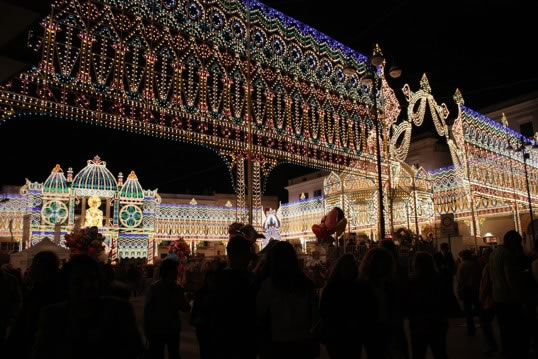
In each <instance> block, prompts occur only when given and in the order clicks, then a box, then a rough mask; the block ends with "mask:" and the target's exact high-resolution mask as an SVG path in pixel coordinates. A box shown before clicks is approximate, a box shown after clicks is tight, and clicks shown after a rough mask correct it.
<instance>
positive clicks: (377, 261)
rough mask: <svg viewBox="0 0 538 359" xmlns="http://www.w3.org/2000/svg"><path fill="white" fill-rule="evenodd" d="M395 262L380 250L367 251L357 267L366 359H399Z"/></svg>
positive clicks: (385, 252) (387, 253) (384, 251)
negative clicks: (363, 310) (363, 314)
mask: <svg viewBox="0 0 538 359" xmlns="http://www.w3.org/2000/svg"><path fill="white" fill-rule="evenodd" d="M395 268H396V264H395V259H394V257H393V256H392V255H391V254H390V253H389V252H388V251H387V250H385V249H383V248H372V249H370V250H369V251H368V252H367V253H366V255H365V256H364V258H363V259H362V261H361V263H360V266H359V279H360V280H361V284H362V285H361V291H362V293H363V294H361V295H363V296H364V297H366V298H370V300H368V302H367V303H365V306H366V308H367V310H366V312H367V313H368V315H367V316H366V317H365V320H364V323H363V325H364V328H365V329H364V331H365V334H364V341H365V342H364V344H365V347H366V352H367V354H368V358H369V359H370V358H398V357H402V355H401V354H402V353H398V350H397V349H398V348H399V343H398V342H397V341H396V340H395V337H394V335H393V327H394V323H395V322H396V319H397V318H398V315H399V314H398V313H399V311H398V306H399V302H400V301H399V298H398V293H397V288H396V285H395V282H394V279H395V270H396V269H395Z"/></svg>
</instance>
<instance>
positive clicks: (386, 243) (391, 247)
mask: <svg viewBox="0 0 538 359" xmlns="http://www.w3.org/2000/svg"><path fill="white" fill-rule="evenodd" d="M380 245H381V248H384V249H386V250H387V251H388V252H389V253H390V254H392V255H393V256H394V258H398V250H397V249H396V244H394V241H392V240H390V239H383V240H382V241H381V243H380Z"/></svg>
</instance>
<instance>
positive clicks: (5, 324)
mask: <svg viewBox="0 0 538 359" xmlns="http://www.w3.org/2000/svg"><path fill="white" fill-rule="evenodd" d="M0 293H1V294H0V353H2V352H4V350H5V349H4V346H5V341H6V335H7V332H8V328H10V327H11V325H12V324H13V321H14V320H15V318H16V316H17V313H18V312H19V310H20V306H21V302H22V299H21V290H20V287H19V283H18V281H17V278H15V277H14V276H12V275H11V274H8V273H7V272H6V271H4V270H3V269H0Z"/></svg>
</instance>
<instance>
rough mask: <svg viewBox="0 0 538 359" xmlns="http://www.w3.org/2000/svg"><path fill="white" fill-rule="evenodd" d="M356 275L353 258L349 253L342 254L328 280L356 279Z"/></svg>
mask: <svg viewBox="0 0 538 359" xmlns="http://www.w3.org/2000/svg"><path fill="white" fill-rule="evenodd" d="M315 268H316V267H315ZM318 269H321V268H318ZM358 275H359V269H358V268H357V263H356V262H355V258H354V257H353V255H351V254H344V255H343V256H342V257H340V258H339V259H338V261H337V262H336V264H335V266H334V268H333V270H332V272H331V278H330V281H351V280H355V279H357V277H358Z"/></svg>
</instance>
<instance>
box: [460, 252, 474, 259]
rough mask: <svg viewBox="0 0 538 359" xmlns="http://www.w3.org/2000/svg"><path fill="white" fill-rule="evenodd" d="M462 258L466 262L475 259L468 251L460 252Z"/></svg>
mask: <svg viewBox="0 0 538 359" xmlns="http://www.w3.org/2000/svg"><path fill="white" fill-rule="evenodd" d="M460 257H461V259H462V260H464V261H470V260H472V259H473V252H472V251H470V250H468V249H464V250H463V251H461V252H460Z"/></svg>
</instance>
